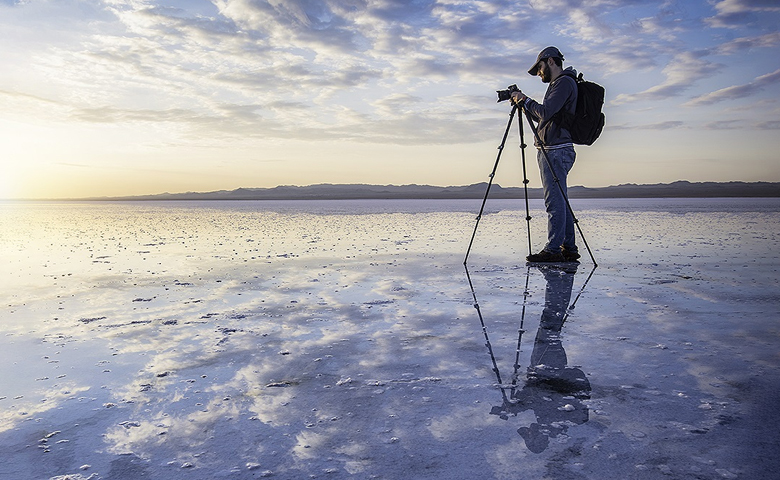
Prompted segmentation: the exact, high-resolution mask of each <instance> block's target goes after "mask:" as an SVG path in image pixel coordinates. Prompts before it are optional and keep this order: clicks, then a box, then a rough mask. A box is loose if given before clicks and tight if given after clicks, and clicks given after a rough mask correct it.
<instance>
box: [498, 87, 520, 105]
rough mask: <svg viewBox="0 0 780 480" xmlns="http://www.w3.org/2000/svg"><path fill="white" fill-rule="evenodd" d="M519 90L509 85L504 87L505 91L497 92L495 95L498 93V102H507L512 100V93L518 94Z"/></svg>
mask: <svg viewBox="0 0 780 480" xmlns="http://www.w3.org/2000/svg"><path fill="white" fill-rule="evenodd" d="M519 91H520V89H519V88H517V85H510V86H508V87H506V90H497V91H496V93H498V102H496V103H499V102H504V101H506V100H509V99H510V98H512V92H519Z"/></svg>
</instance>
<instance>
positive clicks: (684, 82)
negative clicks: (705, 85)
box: [614, 52, 722, 105]
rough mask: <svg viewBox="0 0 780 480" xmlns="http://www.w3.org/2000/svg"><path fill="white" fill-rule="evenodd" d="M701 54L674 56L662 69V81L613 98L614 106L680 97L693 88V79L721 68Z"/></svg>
mask: <svg viewBox="0 0 780 480" xmlns="http://www.w3.org/2000/svg"><path fill="white" fill-rule="evenodd" d="M702 56H703V54H702V53H701V52H683V53H679V54H677V55H675V56H674V57H673V58H672V59H671V61H670V62H669V63H668V64H667V65H666V67H664V69H663V70H662V73H663V74H664V76H665V77H666V78H665V79H664V81H663V82H662V83H660V84H658V85H655V86H653V87H651V88H648V89H647V90H644V91H642V92H639V93H634V94H629V93H623V94H620V95H618V96H617V97H616V98H615V101H614V104H615V105H621V104H624V103H629V102H637V101H643V100H645V101H657V100H665V99H668V98H672V97H677V96H680V95H682V93H683V92H685V91H686V90H688V89H689V88H691V87H692V86H693V83H694V81H695V80H694V79H697V78H706V77H707V76H709V75H711V74H713V73H715V72H717V71H718V70H720V69H721V68H722V66H721V65H719V64H716V63H712V62H710V61H708V60H705V59H703V58H701V57H702Z"/></svg>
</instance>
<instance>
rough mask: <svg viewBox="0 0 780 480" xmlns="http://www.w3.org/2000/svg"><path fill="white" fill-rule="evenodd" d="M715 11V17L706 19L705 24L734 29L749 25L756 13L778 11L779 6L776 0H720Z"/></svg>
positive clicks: (779, 9)
mask: <svg viewBox="0 0 780 480" xmlns="http://www.w3.org/2000/svg"><path fill="white" fill-rule="evenodd" d="M715 10H716V11H717V13H716V14H715V16H713V17H709V18H706V19H705V23H707V24H708V25H709V26H711V27H720V28H736V27H742V26H744V25H745V24H746V23H749V22H750V20H752V19H753V18H754V14H756V13H762V12H778V11H780V5H778V4H777V1H776V0H721V1H720V2H718V3H716V4H715Z"/></svg>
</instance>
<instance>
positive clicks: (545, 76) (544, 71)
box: [539, 65, 550, 83]
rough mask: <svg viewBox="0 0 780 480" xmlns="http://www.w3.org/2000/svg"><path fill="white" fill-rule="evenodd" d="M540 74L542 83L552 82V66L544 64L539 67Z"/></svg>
mask: <svg viewBox="0 0 780 480" xmlns="http://www.w3.org/2000/svg"><path fill="white" fill-rule="evenodd" d="M539 73H540V74H541V75H539V76H540V77H542V83H550V67H548V66H547V65H542V67H541V68H540V69H539Z"/></svg>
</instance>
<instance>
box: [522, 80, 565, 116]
mask: <svg viewBox="0 0 780 480" xmlns="http://www.w3.org/2000/svg"><path fill="white" fill-rule="evenodd" d="M561 76H566V77H569V76H568V75H561ZM569 79H570V81H569V80H566V79H565V78H560V77H559V78H556V79H555V81H554V82H552V84H551V85H550V88H549V89H547V93H546V94H545V95H544V102H543V103H539V102H537V101H536V100H534V99H532V98H529V99H528V100H526V102H525V108H526V110H528V112H530V113H531V115H532V116H533V117H534V118H535V119H537V120H538V121H539V123H547V122H549V121H550V119H551V118H552V117H553V115H555V114H556V113H558V112H559V111H560V110H561V109H562V108H563V107H564V105H566V102H567V101H568V100H569V99H570V98H571V96H572V94H573V93H574V92H575V91H576V88H577V84H576V82H575V80H574V79H573V78H571V77H569Z"/></svg>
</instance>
